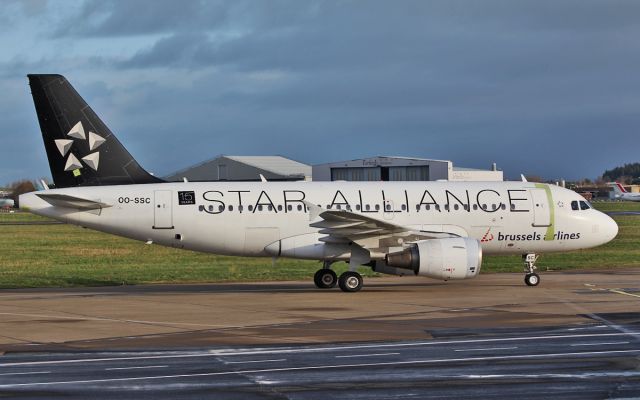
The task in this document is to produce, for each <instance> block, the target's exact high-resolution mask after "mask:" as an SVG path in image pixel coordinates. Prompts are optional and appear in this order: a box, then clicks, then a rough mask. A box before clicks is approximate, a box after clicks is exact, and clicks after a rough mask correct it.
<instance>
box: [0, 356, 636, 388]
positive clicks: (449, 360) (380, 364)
mask: <svg viewBox="0 0 640 400" xmlns="http://www.w3.org/2000/svg"><path fill="white" fill-rule="evenodd" d="M631 353H640V349H635V350H614V351H585V352H575V353H552V354H520V355H508V356H492V357H468V358H441V359H433V360H413V361H394V362H377V363H362V364H343V365H317V366H307V367H289V368H269V369H249V370H241V371H221V372H206V373H198V374H177V375H155V376H137V377H127V378H105V379H86V380H77V381H53V382H30V383H13V384H11V383H10V384H0V389H2V388H11V387H25V386H53V385H72V384H84V383H106V382H128V381H143V380H158V379H175V378H193V377H202V376H223V375H246V374H263V373H269V372H290V371H313V370H316V371H317V370H326V369H342V368H347V369H348V368H368V367H383V366H394V365H397V366H402V365H420V364H439V363H441V364H444V363H452V362H470V361H472V362H473V361H497V360H526V359H545V358H558V357H570V356H595V355H605V354H606V355H613V354H631Z"/></svg>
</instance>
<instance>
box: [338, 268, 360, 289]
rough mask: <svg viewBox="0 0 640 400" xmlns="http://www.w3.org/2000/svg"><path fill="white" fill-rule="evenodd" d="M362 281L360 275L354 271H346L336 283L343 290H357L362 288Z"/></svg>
mask: <svg viewBox="0 0 640 400" xmlns="http://www.w3.org/2000/svg"><path fill="white" fill-rule="evenodd" d="M362 283H363V282H362V275H360V274H359V273H357V272H354V271H347V272H345V273H343V274H342V275H340V279H338V284H339V285H340V289H342V291H343V292H357V291H359V290H360V289H362Z"/></svg>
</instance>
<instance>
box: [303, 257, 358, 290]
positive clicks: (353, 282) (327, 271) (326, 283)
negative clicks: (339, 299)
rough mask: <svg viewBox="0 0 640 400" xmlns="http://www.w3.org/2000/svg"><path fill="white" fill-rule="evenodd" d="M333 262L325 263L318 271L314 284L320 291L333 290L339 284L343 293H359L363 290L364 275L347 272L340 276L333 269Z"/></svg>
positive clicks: (314, 277)
mask: <svg viewBox="0 0 640 400" xmlns="http://www.w3.org/2000/svg"><path fill="white" fill-rule="evenodd" d="M331 264H332V262H331V261H325V262H324V264H323V267H322V268H321V269H319V270H318V271H316V273H315V275H314V276H313V283H315V284H316V286H317V287H318V288H319V289H331V288H333V287H335V286H336V284H338V286H340V289H342V291H343V292H357V291H359V290H360V289H362V283H363V279H362V275H360V274H359V273H357V272H355V271H347V272H344V273H343V274H341V275H340V278H338V275H336V273H335V272H334V271H333V270H332V269H331Z"/></svg>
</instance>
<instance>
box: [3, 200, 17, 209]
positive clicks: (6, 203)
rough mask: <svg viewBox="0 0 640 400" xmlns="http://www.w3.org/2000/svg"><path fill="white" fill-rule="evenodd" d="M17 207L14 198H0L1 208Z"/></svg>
mask: <svg viewBox="0 0 640 400" xmlns="http://www.w3.org/2000/svg"><path fill="white" fill-rule="evenodd" d="M13 207H15V202H14V201H13V199H5V198H0V208H13Z"/></svg>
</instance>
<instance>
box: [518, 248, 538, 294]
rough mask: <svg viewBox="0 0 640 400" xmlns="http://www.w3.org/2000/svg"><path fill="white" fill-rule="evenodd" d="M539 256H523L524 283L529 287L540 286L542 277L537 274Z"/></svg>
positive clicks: (532, 254) (530, 254) (531, 254)
mask: <svg viewBox="0 0 640 400" xmlns="http://www.w3.org/2000/svg"><path fill="white" fill-rule="evenodd" d="M538 257H539V256H538V255H537V254H534V253H529V254H523V255H522V261H523V262H524V272H525V273H526V274H525V276H524V283H526V284H527V286H538V284H539V283H540V276H539V275H538V274H536V273H535V270H536V268H537V267H536V261H538Z"/></svg>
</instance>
